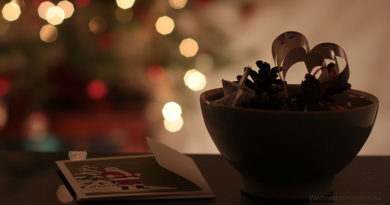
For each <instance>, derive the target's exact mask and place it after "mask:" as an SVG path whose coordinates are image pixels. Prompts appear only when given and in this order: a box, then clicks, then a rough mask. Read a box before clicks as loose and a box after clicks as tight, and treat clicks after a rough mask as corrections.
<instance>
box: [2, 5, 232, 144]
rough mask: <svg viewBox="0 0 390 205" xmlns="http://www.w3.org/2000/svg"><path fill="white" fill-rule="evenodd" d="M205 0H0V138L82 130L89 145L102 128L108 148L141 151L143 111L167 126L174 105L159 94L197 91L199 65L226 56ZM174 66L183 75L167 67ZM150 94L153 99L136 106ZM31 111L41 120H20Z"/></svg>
mask: <svg viewBox="0 0 390 205" xmlns="http://www.w3.org/2000/svg"><path fill="white" fill-rule="evenodd" d="M213 3H214V2H213V1H211V0H193V1H189V2H187V0H169V1H159V0H156V1H152V0H150V1H140V0H138V1H135V0H116V1H104V0H100V1H98V0H95V1H92V0H74V1H72V2H70V1H42V0H34V1H23V0H16V1H9V2H8V1H7V2H4V3H3V4H2V5H3V7H2V18H0V99H1V105H2V107H1V109H0V115H1V116H0V123H1V124H0V127H3V128H2V130H1V136H2V138H3V139H2V140H0V143H1V142H3V143H4V142H8V141H10V140H11V141H12V140H15V139H20V137H22V136H25V137H27V139H28V140H30V141H32V142H33V143H35V142H36V143H40V142H43V141H42V140H43V139H47V136H51V137H52V138H54V139H58V140H61V141H66V142H68V143H69V144H70V145H69V146H71V147H78V146H79V147H81V148H84V147H85V146H84V145H83V144H82V145H80V143H79V142H80V138H83V139H85V140H86V141H87V142H86V143H87V144H88V145H87V147H89V148H90V149H92V148H91V147H92V146H93V145H92V144H94V143H95V145H96V147H98V148H99V147H100V146H101V144H104V145H107V141H106V139H107V136H108V139H110V143H113V144H114V148H113V149H114V150H118V149H119V150H120V151H144V150H145V149H146V145H145V143H144V137H145V136H146V135H147V134H148V132H149V130H148V129H147V120H146V119H145V112H147V113H146V115H147V116H151V115H161V110H162V111H163V115H164V118H165V122H164V124H165V126H166V127H167V129H168V130H170V131H172V132H173V131H178V130H180V128H181V126H182V122H180V121H182V118H181V107H180V105H178V104H177V103H174V102H172V103H168V101H169V99H174V96H175V93H180V95H185V92H190V90H189V89H186V90H184V89H183V87H185V86H184V85H186V86H187V87H188V88H190V89H191V90H193V91H199V90H202V89H203V88H204V86H205V83H206V77H205V75H207V73H205V72H210V70H209V69H210V68H213V69H215V68H218V67H223V65H225V64H227V63H229V60H228V59H227V58H226V54H225V53H224V44H225V43H226V38H225V37H224V35H223V33H222V32H220V31H219V30H218V29H217V28H215V27H214V26H213V25H211V24H210V23H209V19H208V16H205V15H203V14H202V12H203V11H204V10H205V9H207V7H208V6H210V5H211V4H213ZM191 68H197V70H196V69H191ZM202 69H203V70H202ZM180 70H184V72H185V71H187V72H185V73H186V74H185V76H178V75H177V74H175V73H182V72H177V71H180ZM202 72H203V73H202ZM178 77H179V78H180V79H179V80H177V78H178ZM183 78H184V81H183ZM151 101H153V102H158V105H157V108H156V106H155V107H154V108H151V106H147V107H146V105H148V102H151ZM165 103H167V104H165ZM164 104H165V106H164V107H163V105H164ZM159 106H160V107H159ZM145 110H146V111H145ZM150 112H154V113H150ZM37 115H38V116H41V117H40V119H41V118H42V116H43V118H44V120H37V122H43V123H44V124H42V123H41V124H39V123H38V124H37V123H27V122H30V121H31V118H32V117H34V116H37ZM29 120H30V121H29ZM123 121H125V122H123ZM161 123H162V118H161ZM180 123H181V124H180ZM49 125H50V127H51V128H48V127H49ZM170 126H171V127H170ZM37 127H38V128H37ZM42 129H43V130H42ZM40 130H41V131H40ZM31 133H33V134H31ZM37 133H38V134H37ZM50 133H54V134H50ZM39 134H41V135H42V136H40V137H37V136H36V135H39ZM111 135H112V136H111ZM31 136H33V137H31ZM34 136H35V137H34ZM45 136H46V138H45ZM76 138H78V140H79V142H76V140H75V139H76ZM36 139H39V140H41V141H39V140H36ZM92 139H93V143H92ZM99 139H102V142H101V143H100V144H99ZM34 140H35V141H34ZM77 143H79V144H77ZM83 143H85V142H83ZM8 144H9V143H8ZM30 144H31V143H30ZM50 144H51V145H50V146H53V143H50ZM30 147H31V146H30ZM41 150H42V149H41ZM43 150H44V149H43ZM48 150H50V149H48ZM106 151H107V150H106Z"/></svg>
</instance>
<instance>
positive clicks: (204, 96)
mask: <svg viewBox="0 0 390 205" xmlns="http://www.w3.org/2000/svg"><path fill="white" fill-rule="evenodd" d="M221 91H222V92H223V88H221V87H220V88H214V89H209V90H206V91H204V92H202V93H201V94H200V102H201V103H204V104H207V105H208V106H211V107H219V108H223V109H229V110H241V111H250V112H258V113H269V114H271V113H278V114H281V113H283V114H295V115H296V114H305V115H318V114H322V115H329V114H335V113H346V112H353V111H358V110H364V109H369V108H370V107H373V106H378V107H379V100H378V98H377V97H376V96H375V95H373V94H371V93H368V92H364V91H361V90H355V89H349V90H348V91H346V92H351V93H353V94H359V95H363V96H365V97H367V98H368V99H369V100H370V101H372V102H371V103H370V104H368V105H364V106H360V107H355V108H350V109H347V110H333V111H327V110H323V111H308V112H303V111H294V110H267V109H256V108H246V107H232V106H228V105H221V104H216V103H212V101H210V100H208V99H207V96H210V95H211V94H214V93H220V92H221Z"/></svg>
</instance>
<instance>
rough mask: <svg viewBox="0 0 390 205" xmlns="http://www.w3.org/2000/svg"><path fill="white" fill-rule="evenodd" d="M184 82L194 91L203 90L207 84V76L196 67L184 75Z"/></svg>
mask: <svg viewBox="0 0 390 205" xmlns="http://www.w3.org/2000/svg"><path fill="white" fill-rule="evenodd" d="M184 84H185V85H186V86H187V87H188V88H190V89H191V90H193V91H199V90H202V89H203V88H204V87H205V86H206V76H204V75H203V74H202V73H201V72H199V71H198V70H196V69H191V70H189V71H187V72H186V74H185V75H184Z"/></svg>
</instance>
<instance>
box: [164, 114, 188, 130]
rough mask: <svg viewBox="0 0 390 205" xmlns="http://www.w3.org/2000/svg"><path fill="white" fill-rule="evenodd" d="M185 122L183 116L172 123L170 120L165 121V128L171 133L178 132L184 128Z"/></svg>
mask: <svg viewBox="0 0 390 205" xmlns="http://www.w3.org/2000/svg"><path fill="white" fill-rule="evenodd" d="M183 124H184V121H183V118H182V117H181V116H179V118H178V119H177V120H174V121H170V120H164V127H165V129H166V130H168V131H169V132H177V131H179V130H181V128H182V127H183Z"/></svg>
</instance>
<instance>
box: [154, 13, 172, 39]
mask: <svg viewBox="0 0 390 205" xmlns="http://www.w3.org/2000/svg"><path fill="white" fill-rule="evenodd" d="M155 26H156V30H157V32H158V33H160V34H161V35H168V34H170V33H171V32H172V31H173V29H174V28H175V22H174V21H173V19H172V18H170V17H169V16H161V17H160V18H158V19H157V21H156V24H155Z"/></svg>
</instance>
